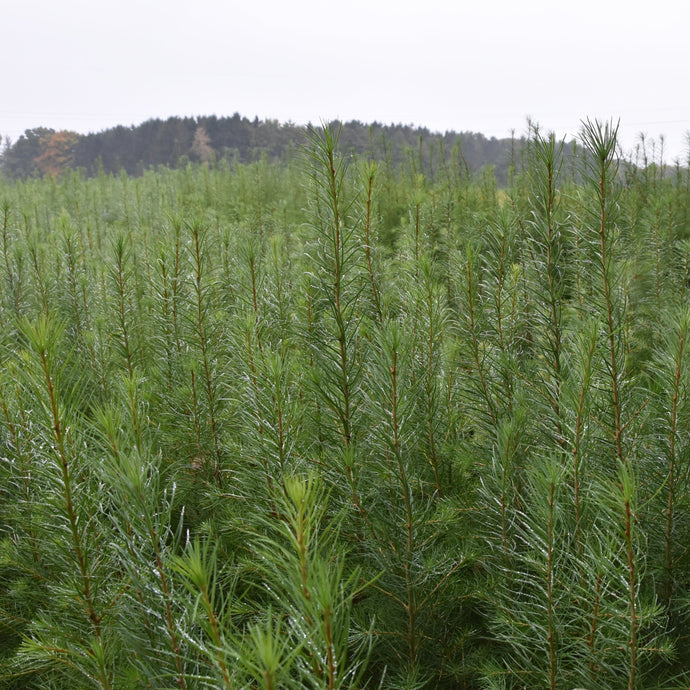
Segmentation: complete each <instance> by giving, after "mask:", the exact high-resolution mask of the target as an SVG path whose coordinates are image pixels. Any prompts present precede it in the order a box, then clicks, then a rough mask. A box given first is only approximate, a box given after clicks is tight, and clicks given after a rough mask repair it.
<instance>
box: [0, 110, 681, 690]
mask: <svg viewBox="0 0 690 690" xmlns="http://www.w3.org/2000/svg"><path fill="white" fill-rule="evenodd" d="M561 153H562V152H561V149H560V147H559V144H558V142H556V141H554V139H553V137H550V136H543V135H541V134H540V133H539V131H538V130H536V129H535V130H533V131H532V132H531V137H530V139H529V142H528V145H527V148H526V149H525V150H522V151H520V152H518V153H516V162H515V167H514V170H513V175H512V178H511V181H510V186H509V187H508V188H507V189H501V190H497V189H496V185H495V183H494V181H493V178H492V175H491V171H485V172H484V173H482V174H481V175H479V176H476V177H471V176H469V175H468V174H467V170H466V167H465V166H463V164H462V158H461V154H460V152H457V151H456V152H454V153H453V154H452V155H451V154H450V153H448V154H447V155H445V156H442V157H439V162H438V164H437V165H436V169H435V170H434V172H433V175H431V174H428V173H425V171H424V170H422V169H421V167H420V165H419V164H418V163H417V162H416V159H415V155H414V153H411V154H410V157H409V162H408V164H407V165H405V166H403V167H402V168H399V169H391V167H390V166H388V165H386V163H385V162H379V163H378V164H377V163H374V162H371V161H366V160H358V159H352V158H351V157H349V156H343V155H341V154H340V153H339V152H338V147H337V132H334V131H332V130H330V129H329V128H328V127H325V128H323V129H321V130H317V131H312V133H311V139H310V140H309V141H308V142H306V143H305V152H304V154H303V156H302V158H301V159H299V160H293V161H291V162H283V163H280V164H279V163H268V162H267V161H265V160H263V161H258V162H256V163H253V164H247V165H240V164H237V163H234V164H233V163H225V162H218V163H217V164H215V165H211V166H196V165H188V166H187V167H186V168H184V169H180V170H165V169H161V170H159V171H156V172H154V171H149V172H146V173H145V174H143V176H141V177H136V178H132V177H127V176H126V175H124V174H123V175H121V176H106V175H101V176H100V177H96V178H93V179H84V178H82V177H80V176H79V175H78V174H76V173H74V174H72V175H68V176H65V177H63V178H60V179H58V180H52V179H45V180H27V181H24V182H12V183H10V182H4V183H2V182H0V204H1V206H0V230H1V237H0V290H1V292H0V687H2V688H16V689H19V688H29V689H30V688H41V689H43V688H70V689H72V688H92V687H96V688H103V689H106V688H113V689H114V688H264V689H266V690H269V689H278V688H328V689H335V688H465V689H474V688H482V689H493V688H516V689H517V688H551V689H553V688H560V689H563V690H565V689H572V688H591V689H596V688H614V689H615V688H623V689H625V688H627V689H629V690H632V689H633V688H637V689H640V690H642V689H645V690H647V689H649V688H685V687H687V686H688V683H689V682H690V633H688V630H689V629H690V627H689V626H690V621H689V620H688V618H689V617H690V484H689V481H690V476H689V473H688V463H690V404H689V403H688V398H687V393H688V390H687V389H688V383H689V382H690V371H689V370H688V366H689V364H690V361H689V358H688V352H687V350H688V348H689V347H690V343H688V337H689V336H690V334H689V332H688V331H689V329H690V216H689V215H688V211H689V208H690V175H689V173H688V170H687V169H685V168H683V167H677V168H676V169H675V170H668V169H664V168H663V166H660V165H658V164H657V165H654V164H650V165H646V166H643V165H640V166H635V165H633V164H632V163H629V162H625V161H619V159H618V154H617V151H616V132H615V128H612V127H610V126H608V125H602V124H599V123H591V122H586V123H585V124H584V125H583V129H582V134H581V140H580V144H579V145H578V147H577V148H576V154H575V157H572V156H568V157H567V158H565V157H564V156H562V155H561Z"/></svg>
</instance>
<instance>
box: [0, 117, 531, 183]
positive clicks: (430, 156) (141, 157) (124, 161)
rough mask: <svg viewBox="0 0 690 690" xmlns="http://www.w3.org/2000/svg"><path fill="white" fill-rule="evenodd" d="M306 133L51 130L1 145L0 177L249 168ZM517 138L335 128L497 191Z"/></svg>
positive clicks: (143, 127) (173, 121)
mask: <svg viewBox="0 0 690 690" xmlns="http://www.w3.org/2000/svg"><path fill="white" fill-rule="evenodd" d="M306 130H307V128H306V127H303V126H299V125H295V124H291V123H280V122H278V121H277V120H259V119H258V118H255V119H253V120H250V119H248V118H246V117H242V116H240V115H239V114H237V113H236V114H234V115H233V116H232V117H216V116H206V117H170V118H168V119H167V120H160V119H152V120H148V121H146V122H144V123H142V124H140V125H136V126H131V127H124V126H118V127H113V128H111V129H107V130H104V131H102V132H97V133H91V134H78V133H76V132H71V131H65V130H62V131H56V130H54V129H50V128H44V127H40V128H35V129H28V130H26V131H25V132H24V134H23V135H21V136H20V137H19V138H18V139H17V141H16V142H14V143H12V142H7V143H6V146H5V149H4V151H3V153H2V155H1V157H0V169H2V171H3V172H4V173H5V174H6V175H7V176H9V177H10V178H15V179H18V178H26V177H31V176H43V175H59V174H61V173H63V172H65V171H66V170H74V169H81V170H82V171H83V172H84V173H85V174H86V175H87V176H93V175H96V174H98V173H99V172H101V171H103V172H105V173H119V172H120V171H122V170H124V171H125V172H126V173H127V174H128V175H141V174H142V173H143V172H144V171H145V170H147V169H149V168H156V167H158V166H161V165H163V166H166V167H171V168H175V167H179V166H180V165H184V164H186V163H187V162H190V161H191V162H206V163H211V162H215V161H220V160H222V159H232V160H235V161H237V162H241V163H249V162H252V161H254V160H257V158H259V157H261V156H262V155H265V156H268V158H269V159H272V160H275V159H284V158H285V157H286V156H289V155H290V154H291V153H294V152H295V151H296V150H297V149H299V148H300V147H301V146H302V145H303V144H304V142H305V134H306ZM523 144H524V138H517V139H510V138H507V139H496V138H494V137H491V138H487V137H485V136H484V135H483V134H479V133H473V132H462V133H457V132H446V133H443V134H441V133H438V132H431V131H429V130H428V129H426V128H419V127H413V126H411V125H384V124H379V123H376V122H375V123H373V124H364V123H362V122H359V121H350V122H345V123H342V132H341V146H342V148H343V150H344V151H348V152H351V153H354V154H357V155H363V154H368V155H370V156H371V157H372V158H374V159H376V160H382V161H387V162H388V163H392V164H395V165H401V164H403V163H405V162H406V161H407V160H408V159H409V158H410V157H413V158H414V159H415V162H416V163H417V164H419V165H420V166H421V167H423V168H424V170H425V171H426V172H427V173H428V174H432V175H433V173H434V170H438V169H439V168H440V166H441V163H442V160H443V159H444V158H450V157H451V155H453V152H455V153H454V155H455V156H457V157H460V158H461V159H462V162H463V165H465V166H467V170H468V172H470V173H474V172H477V171H479V170H480V169H481V168H483V167H485V166H492V167H493V168H494V170H495V173H496V176H497V179H498V180H499V183H501V184H504V183H505V182H506V180H507V178H508V171H509V168H510V166H511V163H512V162H513V159H514V158H515V156H516V149H520V148H521V146H522V145H523Z"/></svg>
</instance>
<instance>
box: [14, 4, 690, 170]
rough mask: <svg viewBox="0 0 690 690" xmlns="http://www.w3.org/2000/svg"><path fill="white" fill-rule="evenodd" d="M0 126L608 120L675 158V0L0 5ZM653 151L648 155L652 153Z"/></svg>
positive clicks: (682, 98)
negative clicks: (239, 120)
mask: <svg viewBox="0 0 690 690" xmlns="http://www.w3.org/2000/svg"><path fill="white" fill-rule="evenodd" d="M0 8H1V12H0V16H1V17H2V20H1V21H2V38H1V39H0V60H1V63H0V64H2V66H3V70H2V73H1V79H0V89H1V91H0V93H1V94H2V96H1V97H0V134H2V135H9V136H11V137H12V138H13V139H15V140H16V138H17V137H18V136H19V135H20V134H21V133H22V132H23V131H24V130H25V129H27V128H31V127H37V126H46V127H52V128H54V129H72V130H76V131H78V132H84V133H86V132H90V131H100V130H102V129H106V128H108V127H111V126H114V125H116V124H124V125H131V124H138V123H140V122H143V121H144V120H147V119H149V118H152V117H160V118H166V117H168V116H171V115H193V116H194V115H210V114H216V115H218V116H224V115H232V114H233V113H235V112H239V113H240V114H241V115H245V116H247V117H250V118H253V117H254V116H255V115H258V116H259V117H260V118H275V119H278V120H280V121H288V120H290V121H292V122H296V123H306V122H309V121H311V122H318V121H319V120H321V119H332V118H335V117H339V118H341V119H343V120H349V119H358V120H361V121H363V122H372V121H374V120H377V121H379V122H383V123H403V124H416V125H420V126H425V127H428V128H429V129H431V130H434V131H445V130H450V129H453V130H456V131H475V132H482V133H484V134H486V135H487V136H496V137H503V136H510V131H511V130H512V129H514V130H515V131H516V133H517V134H522V133H524V132H525V130H526V119H527V117H531V118H532V119H533V120H534V121H536V122H538V123H540V125H541V126H542V128H543V129H545V130H549V129H550V130H554V131H556V133H557V134H558V135H559V136H573V135H575V134H577V132H578V130H579V122H580V120H581V119H582V118H585V117H592V118H594V117H598V118H611V117H612V118H614V119H618V118H620V121H621V135H622V136H621V139H622V144H623V147H624V149H625V150H627V151H629V150H632V148H633V146H634V145H635V143H636V142H637V140H638V139H637V137H638V134H639V133H640V132H644V133H646V134H647V136H648V137H649V138H654V139H657V140H658V137H659V135H664V137H665V150H666V155H665V159H666V160H667V161H669V162H671V161H672V160H673V159H674V158H676V157H679V156H680V157H681V158H682V159H683V160H685V159H686V158H687V153H688V147H687V141H686V134H687V132H688V130H690V88H689V84H688V75H689V72H690V38H689V35H690V2H688V0H656V2H655V3H654V4H653V5H652V3H651V2H649V0H645V1H644V2H639V1H638V0H625V1H622V0H569V1H568V2H561V1H559V0H472V1H471V2H470V1H467V0H414V1H412V0H340V2H335V1H334V0H291V1H288V0H246V1H245V2H237V1H236V0H226V1H222V0H194V1H193V2H192V1H186V2H183V1H181V0H166V1H165V2H163V1H162V0H117V1H116V0H0ZM657 151H658V149H657Z"/></svg>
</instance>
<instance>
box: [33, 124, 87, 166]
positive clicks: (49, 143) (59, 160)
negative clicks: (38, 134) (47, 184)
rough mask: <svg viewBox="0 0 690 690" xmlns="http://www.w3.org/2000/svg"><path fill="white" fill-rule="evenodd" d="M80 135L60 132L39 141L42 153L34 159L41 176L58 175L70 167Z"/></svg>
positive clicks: (66, 131)
mask: <svg viewBox="0 0 690 690" xmlns="http://www.w3.org/2000/svg"><path fill="white" fill-rule="evenodd" d="M79 139H80V135H79V134H77V133H76V132H70V131H68V130H62V131H60V132H54V133H51V134H48V135H46V136H45V137H43V138H42V139H41V148H42V153H41V155H40V156H38V157H37V158H36V159H35V163H36V167H37V168H38V170H39V171H40V173H41V174H42V175H59V174H60V173H62V172H64V171H65V170H66V169H68V168H70V167H71V166H72V163H73V162H74V147H75V146H76V145H77V143H78V141H79Z"/></svg>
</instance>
